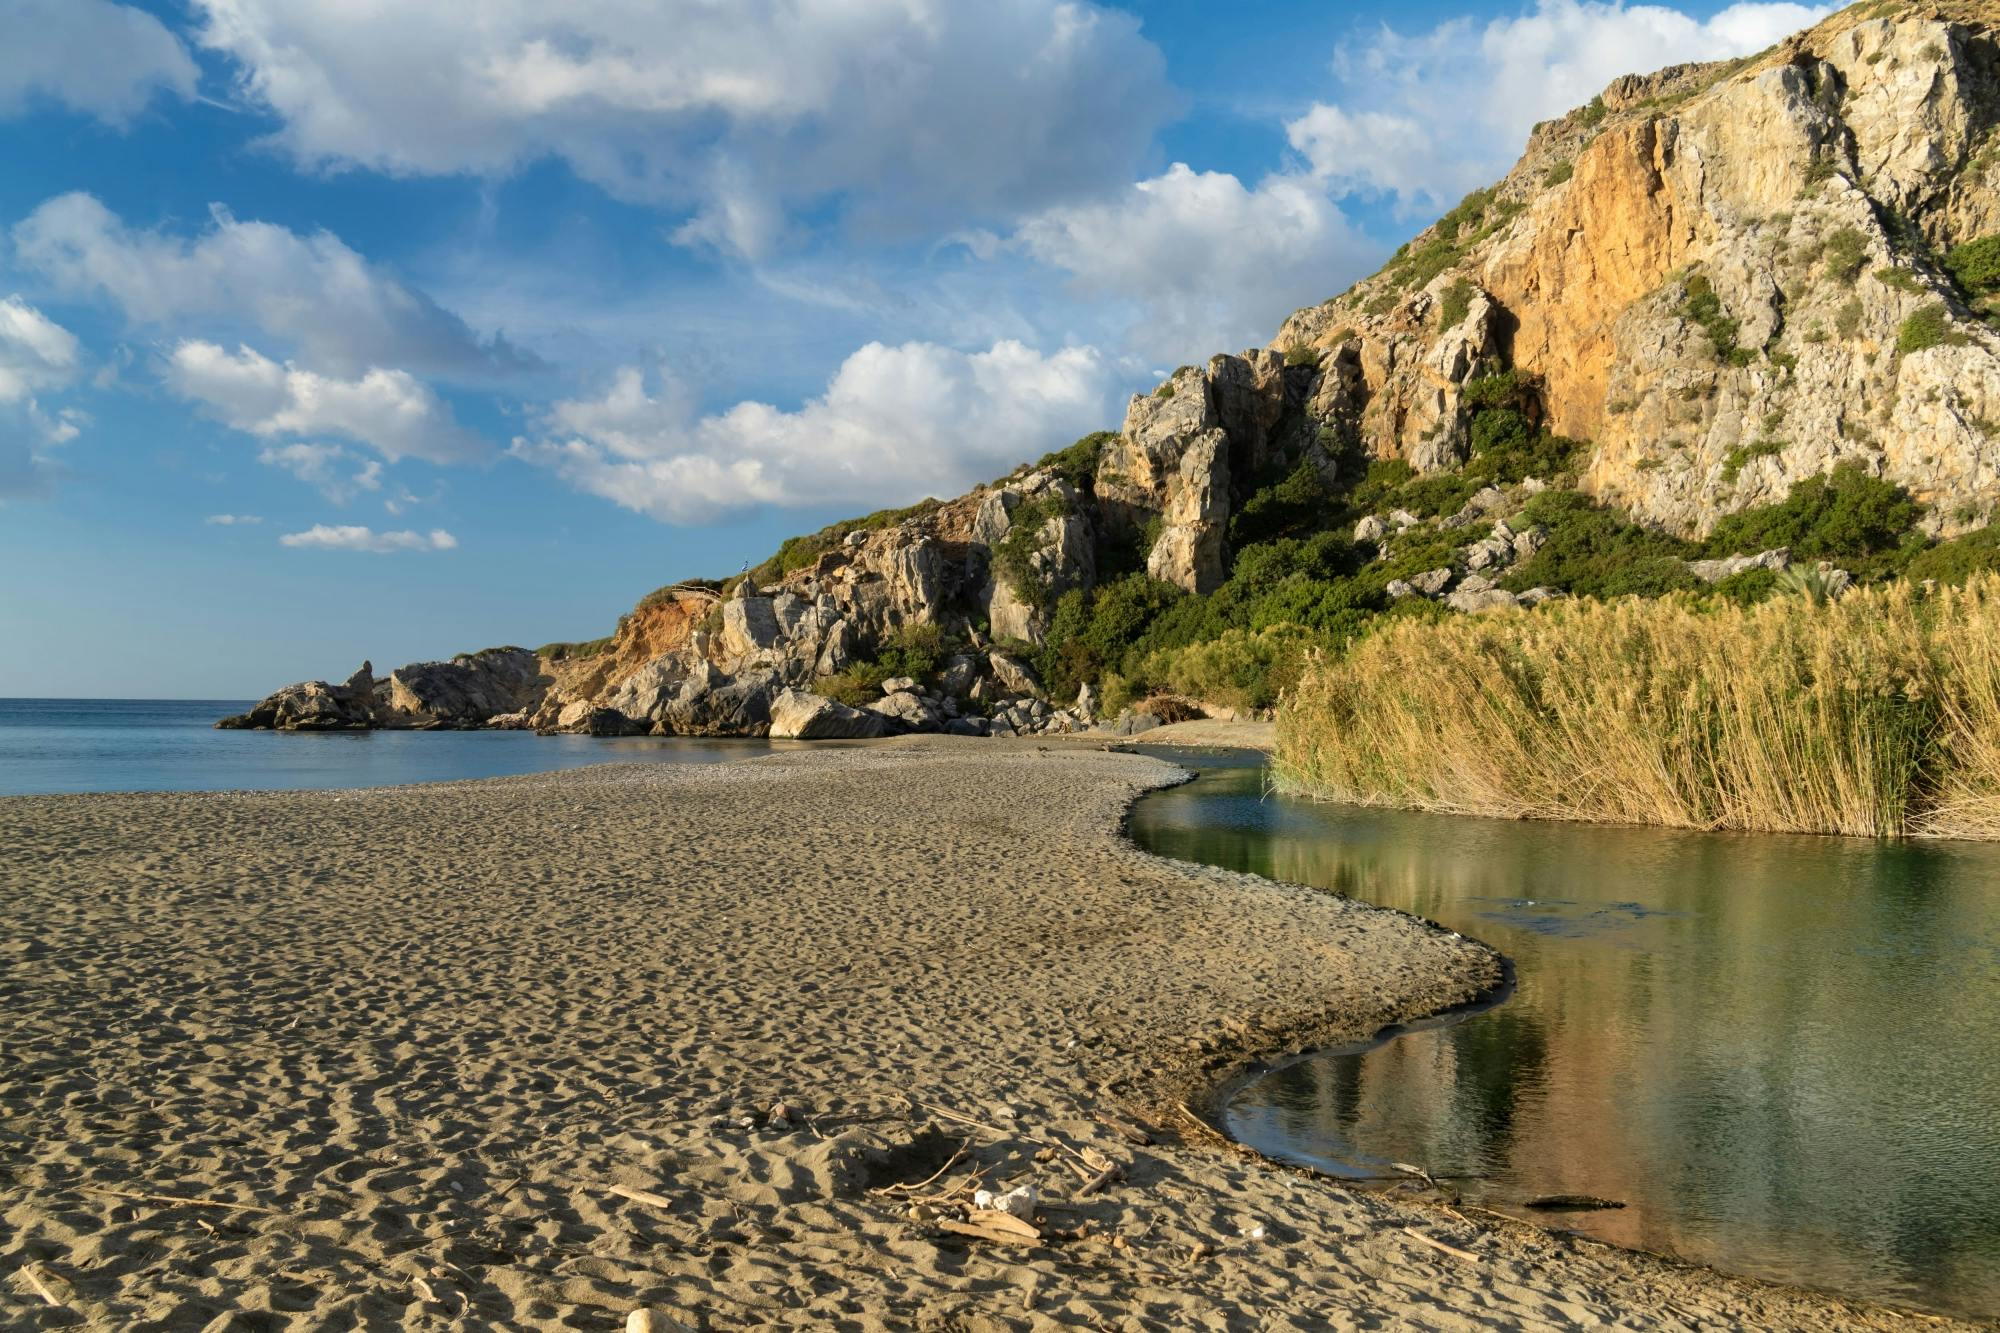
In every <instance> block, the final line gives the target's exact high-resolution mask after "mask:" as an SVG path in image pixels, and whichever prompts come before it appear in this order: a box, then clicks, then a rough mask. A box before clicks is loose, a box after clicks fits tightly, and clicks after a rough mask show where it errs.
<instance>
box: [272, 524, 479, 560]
mask: <svg viewBox="0 0 2000 1333" xmlns="http://www.w3.org/2000/svg"><path fill="white" fill-rule="evenodd" d="M278 544H279V545H281V546H291V547H303V548H307V549H311V550H318V551H370V552H373V553H374V554H376V555H388V554H389V553H391V552H393V551H450V550H455V549H457V547H458V538H456V537H454V536H452V535H451V534H450V533H449V532H446V531H445V530H444V529H443V528H433V529H431V530H430V531H429V532H427V533H425V532H377V531H375V530H374V529H373V528H364V527H358V526H347V527H330V526H328V525H327V524H325V523H316V524H314V525H313V526H312V527H310V528H307V529H306V530H305V531H304V532H288V533H286V534H285V535H284V536H282V537H280V538H278Z"/></svg>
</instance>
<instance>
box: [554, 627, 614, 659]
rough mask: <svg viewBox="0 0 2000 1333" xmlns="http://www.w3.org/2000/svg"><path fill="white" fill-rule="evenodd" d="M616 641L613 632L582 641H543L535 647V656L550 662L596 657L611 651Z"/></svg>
mask: <svg viewBox="0 0 2000 1333" xmlns="http://www.w3.org/2000/svg"><path fill="white" fill-rule="evenodd" d="M617 641H618V636H617V635H615V634H607V635H605V636H604V637H603V638H601V639H588V640H585V641H584V642H582V643H545V644H543V645H542V646H541V647H539V648H537V649H535V656H537V657H546V658H548V659H549V660H550V661H552V662H566V661H574V660H576V659H579V658H585V657H596V656H597V655H598V654H600V653H608V652H610V651H611V645H612V644H614V643H616V642H617Z"/></svg>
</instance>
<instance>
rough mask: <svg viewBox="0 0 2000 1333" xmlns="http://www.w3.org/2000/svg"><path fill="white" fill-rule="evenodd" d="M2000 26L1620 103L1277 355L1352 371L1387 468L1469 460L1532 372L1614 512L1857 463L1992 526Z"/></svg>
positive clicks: (1915, 10) (1886, 12) (1609, 96)
mask: <svg viewBox="0 0 2000 1333" xmlns="http://www.w3.org/2000/svg"><path fill="white" fill-rule="evenodd" d="M1995 26H1996V7H1995V6H1993V5H1991V4H1981V3H1934V4H1908V5H1904V4H1893V3H1876V4H1863V5H1856V6H1853V7H1851V8H1849V9H1847V10H1844V11H1842V12H1841V13H1839V14H1837V15H1835V16H1834V17H1833V18H1831V19H1829V20H1828V21H1827V22H1825V23H1823V24H1821V25H1820V26H1819V27H1817V28H1814V29H1812V30H1810V31H1808V32H1805V33H1801V34H1799V35H1798V36H1796V37H1794V38H1792V39H1790V40H1789V41H1787V42H1785V43H1783V44H1782V45H1780V46H1778V47H1777V48H1775V49H1773V50H1771V51H1768V52H1765V53H1764V54H1762V55H1761V56H1757V57H1755V58H1752V59H1749V60H1745V61H1740V62H1736V63H1731V64H1725V65H1707V66H1684V67H1680V68H1676V69H1669V70H1664V71H1661V72H1660V73H1658V74H1655V75H1651V76H1649V77H1633V78H1625V79H1620V80H1619V81H1618V82H1616V83H1614V84H1613V85H1612V86H1611V87H1610V88H1608V89H1606V90H1605V92H1604V94H1603V96H1602V97H1600V98H1598V99H1597V100H1596V101H1594V102H1592V103H1591V104H1590V105H1589V106H1587V107H1585V108H1582V109H1581V110H1578V111H1576V112H1572V113H1571V114H1570V115H1568V116H1566V117H1564V118H1563V119H1562V120H1559V121H1554V122H1549V123H1546V124H1544V125H1542V126H1540V127H1538V128H1537V130H1536V131H1535V134H1534V137H1533V140H1532V141H1531V142H1530V144H1529V146H1528V151H1527V153H1526V155H1525V156H1524V157H1523V158H1522V159H1521V162H1520V164H1519V165H1518V166H1517V167H1516V168H1515V169H1514V171H1513V172H1511V173H1510V174H1509V175H1508V176H1507V178H1506V179H1505V180H1504V181H1502V182H1501V183H1500V184H1499V185H1498V186H1496V187H1495V188H1494V189H1492V190H1491V191H1485V192H1482V193H1480V194H1478V195H1475V196H1473V197H1472V198H1471V199H1469V200H1467V201H1466V202H1465V203H1464V204H1462V205H1460V207H1459V208H1458V209H1457V210H1454V212H1453V213H1452V214H1451V215H1449V216H1448V217H1446V218H1445V219H1443V220H1442V221H1440V222H1439V223H1438V224H1437V225H1436V226H1435V227H1433V228H1431V229H1430V230H1428V231H1426V232H1425V233H1424V234H1423V235H1421V236H1419V237H1418V238H1417V239H1416V240H1415V241H1414V242H1413V243H1412V244H1411V245H1410V246H1409V247H1407V248H1406V249H1405V250H1404V251H1403V252H1402V253H1400V254H1399V255H1398V257H1397V259H1396V260H1395V261H1394V262H1392V263H1391V264H1390V265H1389V266H1388V267H1387V268H1386V269H1384V270H1383V271H1382V272H1381V273H1379V274H1377V275H1375V276H1374V277H1372V278H1370V279H1368V280H1366V281H1365V282H1362V283H1360V284H1359V285H1357V286H1356V287H1355V288H1354V289H1352V290H1351V291H1349V292H1347V293H1345V294H1344V295H1342V296H1340V297H1338V298H1336V299H1335V300H1332V301H1328V302H1326V303H1325V304H1323V305H1319V306H1315V307H1313V308H1311V309H1309V310H1302V311H1300V312H1299V313H1298V314H1296V315H1294V316H1293V317H1292V318H1291V319H1290V320H1288V321H1287V322H1286V323H1285V326H1284V327H1283V329H1281V330H1280V331H1279V334H1278V338H1277V340H1276V342H1275V343H1274V344H1273V345H1274V346H1275V347H1279V348H1284V349H1291V348H1311V349H1315V350H1317V351H1319V352H1321V353H1323V354H1324V357H1325V359H1326V360H1327V361H1328V362H1329V363H1330V364H1331V365H1333V366H1335V367H1337V368H1338V373H1339V374H1341V375H1343V376H1345V377H1347V378H1348V379H1350V380H1351V381H1352V382H1353V384H1354V385H1355V386H1356V388H1355V392H1354V394H1353V396H1352V400H1351V401H1350V403H1349V404H1347V405H1346V406H1347V408H1348V410H1347V412H1346V413H1345V414H1344V416H1345V417H1346V418H1347V419H1350V420H1352V421H1353V423H1354V424H1355V425H1356V426H1357V427H1358V429H1359V430H1360V432H1361V436H1362V439H1363V442H1364V444H1365V446H1366V448H1367V449H1368V451H1369V452H1370V453H1371V454H1373V455H1375V456H1377V457H1398V458H1403V459H1405V460H1407V461H1408V462H1409V463H1410V464H1411V465H1412V466H1414V467H1416V468H1417V469H1418V470H1419V471H1431V470H1435V469H1438V468H1444V467H1449V466H1452V465H1453V464H1455V463H1458V462H1462V461H1463V460H1464V459H1465V458H1466V457H1467V456H1468V453H1469V448H1470V444H1471V441H1470V439H1469V436H1468V426H1469V421H1470V413H1469V411H1468V410H1467V405H1466V403H1465V401H1464V396H1463V387H1464V385H1465V383H1466V382H1467V380H1468V379H1472V378H1476V377H1478V376H1479V375H1481V374H1485V373H1490V372H1491V371H1492V370H1493V369H1495V368H1506V367H1511V368H1518V369H1520V370H1523V371H1525V372H1528V373H1530V374H1532V375H1533V376H1534V377H1535V378H1536V380H1537V381H1538V383H1539V391H1540V405H1541V408H1542V410H1543V411H1544V412H1545V413H1546V417H1547V421H1548V424H1549V426H1550V427H1551V428H1552V429H1553V430H1554V431H1556V432H1557V433H1559V434H1562V435H1567V436H1574V437H1578V438H1581V439H1585V440H1588V441H1591V442H1592V444H1593V448H1592V450H1591V452H1590V455H1589V458H1588V463H1587V469H1586V472H1585V474H1584V487H1585V489H1587V490H1588V491H1590V492H1591V493H1592V494H1594V495H1596V496H1599V497H1601V498H1603V499H1605V500H1608V501H1610V502H1613V503H1615V504H1617V505H1619V506H1621V507H1623V508H1625V509H1627V510H1629V511H1630V512H1631V513H1633V514H1635V515H1637V516H1638V517H1640V518H1642V519H1644V520H1646V521H1649V522H1651V523H1654V524H1657V525H1659V526H1661V527H1663V528H1665V529H1668V530H1671V531H1674V532H1676V533H1680V534H1683V535H1694V536H1698V535H1701V534H1704V533H1706V532H1708V531H1709V530H1711V529H1712V528H1713V527H1714V526H1715V524H1716V522H1717V521H1718V519H1720V518H1721V517H1722V516H1723V515H1725V514H1727V513H1730V512H1732V511H1735V510H1739V509H1743V508H1746V507H1750V506H1754V505H1758V504H1764V503H1770V502H1772V501H1774V500H1778V499H1781V498H1783V497H1784V495H1785V494H1786V493H1787V491H1788V490H1789V488H1790V487H1791V486H1792V485H1793V484H1794V483H1796V482H1798V481H1799V480H1801V479H1803V478H1806V477H1810V476H1814V475H1818V474H1820V473H1823V472H1826V471H1827V470H1829V469H1830V468H1831V467H1833V466H1834V465H1835V464H1836V463H1839V462H1842V461H1852V462H1854V463H1856V464H1858V465H1860V466H1861V467H1863V468H1865V469H1866V470H1868V471H1869V472H1870V473H1872V474H1876V475H1880V476H1883V477H1886V478H1888V479H1890V480H1892V481H1894V482H1896V483H1899V484H1901V485H1902V486H1904V487H1905V488H1907V489H1908V491H1909V492H1910V493H1911V494H1912V495H1913V496H1914V497H1915V498H1916V499H1918V500H1920V501H1923V502H1925V503H1926V504H1927V505H1929V506H1930V511H1931V515H1932V522H1933V524H1934V525H1935V526H1936V527H1937V528H1938V529H1940V530H1943V531H1946V532H1951V531H1957V530H1962V529H1964V528H1968V527H1971V526H1974V525H1977V524H1983V523H1985V522H1987V521H1989V519H1990V517H1991V515H1992V511H1993V506H1994V500H1995V497H1996V494H2000V481H1996V476H1995V463H1996V460H2000V442H1996V438H1995V434H1996V432H2000V424H1996V423H2000V335H1996V333H1995V332H1994V331H1993V329H1991V328H1990V327H1989V326H1988V325H1987V323H1986V321H1985V320H1984V318H1983V317H1982V316H1983V314H1984V309H1983V306H1982V304H1981V303H1982V302H1983V300H1984V299H1985V298H1986V297H1987V296H1988V295H1989V294H1990V293H1989V290H1988V288H1989V285H1990V279H1991V277H1992V275H1991V274H1988V273H1983V272H1980V271H1978V269H1979V265H1978V264H1977V262H1976V260H1977V243H1978V242H1980V241H1982V240H1984V239H1986V238H1989V237H1991V236H1993V235H1994V234H1995V233H1997V232H2000V139H1996V138H1995V131H1996V125H2000V54H1996V49H1995V45H1994V41H1993V36H1992V33H1993V30H1994V28H1995ZM1955 256H1956V257H1957V260H1958V262H1954V257H1955ZM1968 258H1970V259H1972V260H1974V261H1975V262H1973V263H1972V264H1971V266H1970V268H1968V266H1967V264H1966V262H1965V261H1966V260H1967V259H1968ZM1989 263H1990V261H1989ZM1955 270H1956V271H1955Z"/></svg>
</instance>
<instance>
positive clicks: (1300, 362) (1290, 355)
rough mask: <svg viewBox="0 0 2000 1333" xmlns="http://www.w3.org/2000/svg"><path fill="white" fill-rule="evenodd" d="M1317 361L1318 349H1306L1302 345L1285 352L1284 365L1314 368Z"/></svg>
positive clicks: (1318, 357) (1306, 347)
mask: <svg viewBox="0 0 2000 1333" xmlns="http://www.w3.org/2000/svg"><path fill="white" fill-rule="evenodd" d="M1319 360H1320V350H1319V348H1317V347H1308V346H1306V345H1305V344H1303V343H1301V344H1299V345H1298V346H1296V347H1293V348H1290V349H1288V350H1287V351H1286V352H1285V364H1286V365H1288V366H1316V365H1318V364H1319Z"/></svg>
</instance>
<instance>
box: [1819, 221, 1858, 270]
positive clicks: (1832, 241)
mask: <svg viewBox="0 0 2000 1333" xmlns="http://www.w3.org/2000/svg"><path fill="white" fill-rule="evenodd" d="M1820 258H1821V259H1822V260H1823V261H1825V263H1826V272H1827V276H1828V277H1831V278H1833V279H1834V280H1835V281H1836V282H1842V283H1848V282H1853V281H1854V280H1855V279H1856V278H1858V277H1860V276H1861V269H1862V266H1863V265H1865V264H1866V263H1867V262H1868V238H1867V237H1866V236H1863V235H1862V234H1861V232H1860V230H1859V229H1857V228H1854V227H1842V228H1841V229H1840V230H1838V231H1836V232H1834V233H1833V234H1832V235H1830V236H1828V237H1827V238H1826V240H1825V242H1824V243H1823V244H1822V245H1821V246H1820Z"/></svg>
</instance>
